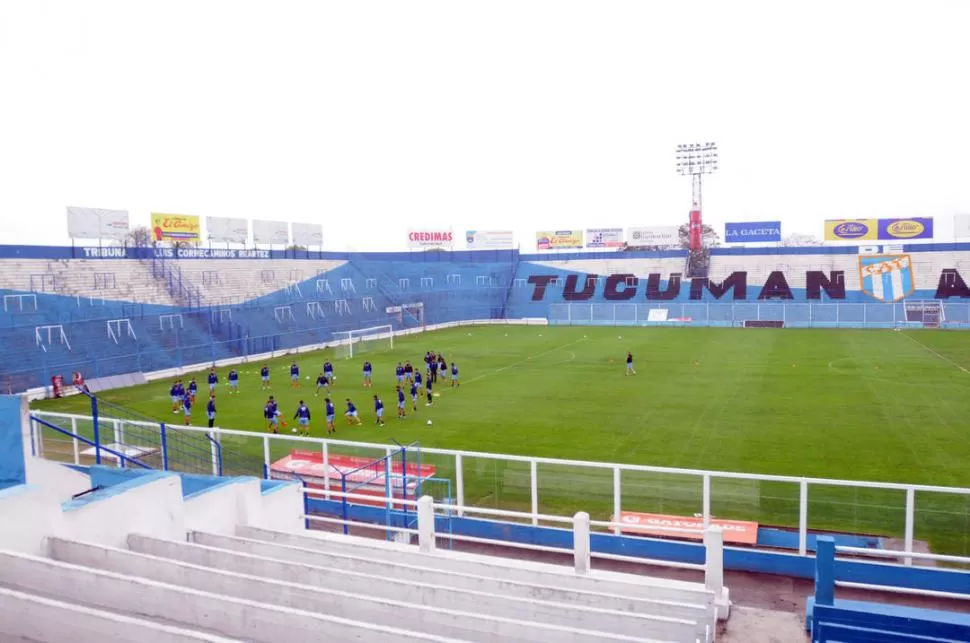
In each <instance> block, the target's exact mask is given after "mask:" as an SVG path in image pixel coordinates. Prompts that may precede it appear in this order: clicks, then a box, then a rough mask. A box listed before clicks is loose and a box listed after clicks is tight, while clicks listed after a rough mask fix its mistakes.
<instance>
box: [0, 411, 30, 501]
mask: <svg viewBox="0 0 970 643" xmlns="http://www.w3.org/2000/svg"><path fill="white" fill-rule="evenodd" d="M20 421H21V420H20V396H19V395H0V489H5V488H6V487H13V486H16V485H21V484H26V482H27V466H26V464H25V462H24V438H23V427H22V426H21V424H20Z"/></svg>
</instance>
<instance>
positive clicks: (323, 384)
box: [313, 372, 330, 397]
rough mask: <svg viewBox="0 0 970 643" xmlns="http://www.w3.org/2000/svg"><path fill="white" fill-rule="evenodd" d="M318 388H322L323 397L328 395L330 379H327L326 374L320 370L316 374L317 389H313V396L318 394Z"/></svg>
mask: <svg viewBox="0 0 970 643" xmlns="http://www.w3.org/2000/svg"><path fill="white" fill-rule="evenodd" d="M320 389H323V395H324V397H327V396H329V395H330V380H328V379H327V376H326V375H324V374H323V373H322V372H321V373H320V374H319V375H317V390H316V391H314V393H313V397H317V396H318V395H320Z"/></svg>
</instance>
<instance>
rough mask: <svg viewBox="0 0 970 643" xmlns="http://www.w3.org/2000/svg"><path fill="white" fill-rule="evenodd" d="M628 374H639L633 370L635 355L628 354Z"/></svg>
mask: <svg viewBox="0 0 970 643" xmlns="http://www.w3.org/2000/svg"><path fill="white" fill-rule="evenodd" d="M626 374H627V375H636V374H637V372H636V371H635V370H634V369H633V353H629V352H628V353H627V354H626Z"/></svg>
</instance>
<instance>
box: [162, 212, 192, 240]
mask: <svg viewBox="0 0 970 643" xmlns="http://www.w3.org/2000/svg"><path fill="white" fill-rule="evenodd" d="M200 230H201V228H200V227H199V217H198V215H195V214H164V213H161V212H152V239H154V240H155V241H188V242H190V243H196V242H198V241H199V240H200V239H201V238H202V235H201V232H200Z"/></svg>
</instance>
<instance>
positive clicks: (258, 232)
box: [253, 219, 290, 246]
mask: <svg viewBox="0 0 970 643" xmlns="http://www.w3.org/2000/svg"><path fill="white" fill-rule="evenodd" d="M253 243H267V244H270V245H283V246H285V245H288V244H289V243H290V224H288V223H286V222H284V221H260V220H259V219H256V220H254V221H253Z"/></svg>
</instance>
